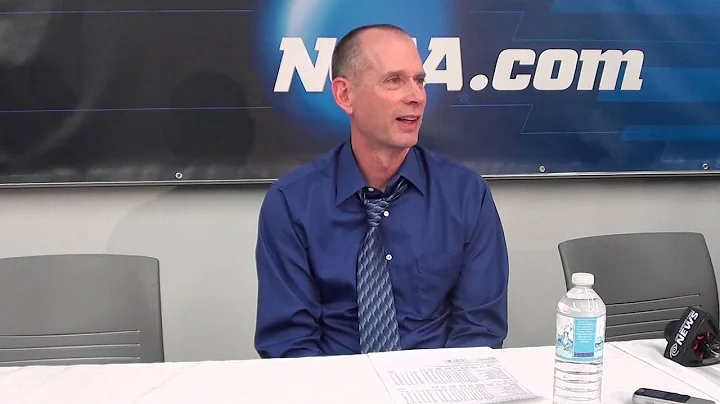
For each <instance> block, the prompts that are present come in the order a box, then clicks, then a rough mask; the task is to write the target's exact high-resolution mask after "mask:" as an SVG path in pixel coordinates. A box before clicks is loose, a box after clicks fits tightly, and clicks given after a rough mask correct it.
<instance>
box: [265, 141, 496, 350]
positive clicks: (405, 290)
mask: <svg viewBox="0 0 720 404" xmlns="http://www.w3.org/2000/svg"><path fill="white" fill-rule="evenodd" d="M399 176H403V177H405V178H406V179H407V180H409V182H410V183H411V184H412V185H411V186H410V187H408V189H407V190H406V191H405V193H404V194H403V195H402V196H401V197H400V198H399V199H398V200H396V201H395V202H393V203H392V204H391V205H390V207H389V208H388V212H389V214H388V215H387V216H386V217H383V219H382V222H381V223H380V231H381V232H382V239H383V242H384V245H385V250H386V252H387V253H388V255H387V256H386V258H389V260H388V268H389V270H390V276H391V278H392V284H393V292H394V296H395V308H396V311H397V320H398V324H399V331H400V342H401V345H402V348H403V349H418V348H441V347H466V346H490V347H493V348H500V347H502V343H503V341H504V339H505V337H506V336H507V327H508V326H507V285H508V257H507V248H506V244H505V236H504V233H503V229H502V224H501V222H500V218H499V216H498V213H497V210H496V208H495V204H494V202H493V199H492V196H491V194H490V189H489V188H488V186H487V184H486V182H485V181H484V180H483V179H482V178H481V177H480V176H479V175H478V174H477V173H476V172H474V171H472V170H471V169H469V168H467V167H465V166H463V165H460V164H458V163H456V162H453V161H451V160H449V159H446V158H443V157H441V156H438V155H436V154H434V153H431V152H430V151H428V150H427V149H425V148H423V147H421V146H415V147H413V148H412V149H411V150H410V152H409V153H408V155H407V158H406V159H405V161H404V162H403V164H402V166H401V168H400V170H399V172H398V175H397V176H396V178H395V179H397V178H398V177H399ZM363 187H367V181H366V180H365V179H364V177H363V175H362V174H361V172H360V169H359V168H358V166H357V164H356V162H355V158H354V155H353V153H352V149H351V146H350V143H349V142H348V143H344V144H342V145H340V146H338V147H337V148H336V149H334V150H332V151H331V152H329V153H327V154H325V155H323V156H321V157H318V158H316V159H315V160H313V161H311V162H309V163H308V164H306V165H304V166H302V167H300V168H298V169H296V170H294V171H292V172H291V173H289V174H287V175H286V176H284V177H283V178H281V179H280V180H278V181H276V182H275V183H274V184H272V185H271V186H270V189H269V190H268V192H267V195H266V196H265V199H264V201H263V204H262V207H261V210H260V219H259V225H258V239H257V248H256V261H257V277H258V307H257V326H256V331H255V348H256V350H257V352H258V354H259V355H260V356H261V357H263V358H277V357H301V356H321V355H342V354H355V353H359V352H360V339H359V338H360V337H359V335H360V333H359V329H358V314H357V300H356V299H357V291H356V270H357V257H358V251H359V249H360V245H361V243H362V240H363V237H364V236H365V231H366V228H367V227H366V226H367V222H366V213H365V208H364V206H363V204H362V202H361V201H360V199H359V198H358V196H357V191H359V190H360V189H361V188H363Z"/></svg>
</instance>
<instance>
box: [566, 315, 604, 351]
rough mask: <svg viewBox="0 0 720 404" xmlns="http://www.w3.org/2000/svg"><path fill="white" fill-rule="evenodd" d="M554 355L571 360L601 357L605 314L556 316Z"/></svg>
mask: <svg viewBox="0 0 720 404" xmlns="http://www.w3.org/2000/svg"><path fill="white" fill-rule="evenodd" d="M556 327H557V336H556V337H557V338H556V342H555V355H556V356H557V357H558V358H560V359H564V360H568V361H573V362H591V361H597V360H600V359H602V357H603V348H604V345H605V316H599V317H569V316H564V315H562V314H558V315H557V317H556Z"/></svg>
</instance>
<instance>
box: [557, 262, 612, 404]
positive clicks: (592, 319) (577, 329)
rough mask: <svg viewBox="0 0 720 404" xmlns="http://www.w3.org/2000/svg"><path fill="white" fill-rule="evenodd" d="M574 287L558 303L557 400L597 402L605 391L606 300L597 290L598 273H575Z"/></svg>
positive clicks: (565, 403)
mask: <svg viewBox="0 0 720 404" xmlns="http://www.w3.org/2000/svg"><path fill="white" fill-rule="evenodd" d="M572 283H573V288H572V289H570V290H569V291H568V292H567V293H566V294H565V295H564V296H563V298H562V299H560V301H559V302H558V305H557V314H556V320H555V325H556V330H557V333H556V334H557V335H556V336H557V339H556V343H555V383H554V386H553V403H555V404H597V403H600V398H601V395H602V375H603V368H602V367H603V350H604V345H605V318H606V309H605V303H604V302H603V301H602V299H601V298H600V296H598V294H597V293H596V292H595V291H594V290H593V288H592V287H593V284H594V283H595V277H594V276H593V274H588V273H574V274H573V275H572Z"/></svg>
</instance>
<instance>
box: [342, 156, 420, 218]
mask: <svg viewBox="0 0 720 404" xmlns="http://www.w3.org/2000/svg"><path fill="white" fill-rule="evenodd" d="M401 176H402V177H405V179H407V180H408V181H410V183H412V185H413V186H414V187H415V188H416V189H417V190H418V191H420V193H421V194H423V195H424V194H425V189H426V185H425V182H426V181H425V170H424V169H423V165H422V164H421V161H420V155H419V153H418V151H417V150H416V148H415V147H413V148H411V149H410V151H409V152H408V154H407V157H405V161H403V163H402V165H401V166H400V169H399V170H398V173H397V174H396V175H395V176H394V177H393V178H392V179H391V180H390V182H389V183H390V184H394V183H395V181H397V180H398V179H399V178H400V177H401ZM367 185H368V184H367V180H365V177H363V175H362V173H361V172H360V168H359V167H358V165H357V161H356V160H355V156H354V155H353V152H352V147H351V146H350V142H347V143H344V144H343V145H342V146H341V149H340V152H339V153H338V162H337V176H336V185H335V189H336V191H335V205H336V206H337V205H340V204H341V203H342V202H343V201H345V200H346V199H347V198H348V197H350V195H352V194H354V193H356V192H357V191H359V190H360V189H362V188H363V187H366V186H367Z"/></svg>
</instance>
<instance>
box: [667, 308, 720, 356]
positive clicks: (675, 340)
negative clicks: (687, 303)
mask: <svg viewBox="0 0 720 404" xmlns="http://www.w3.org/2000/svg"><path fill="white" fill-rule="evenodd" d="M665 340H666V341H667V346H666V347H665V353H664V356H665V357H666V358H667V359H670V360H672V361H674V362H677V363H679V364H681V365H683V366H688V367H697V366H708V365H714V364H717V363H720V331H719V330H718V326H717V323H716V322H715V320H714V319H713V318H712V316H711V315H710V313H707V312H705V311H702V310H700V309H699V308H697V307H688V308H687V309H685V312H684V313H683V315H682V317H680V319H678V320H672V321H670V322H669V323H668V324H667V325H666V326H665Z"/></svg>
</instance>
